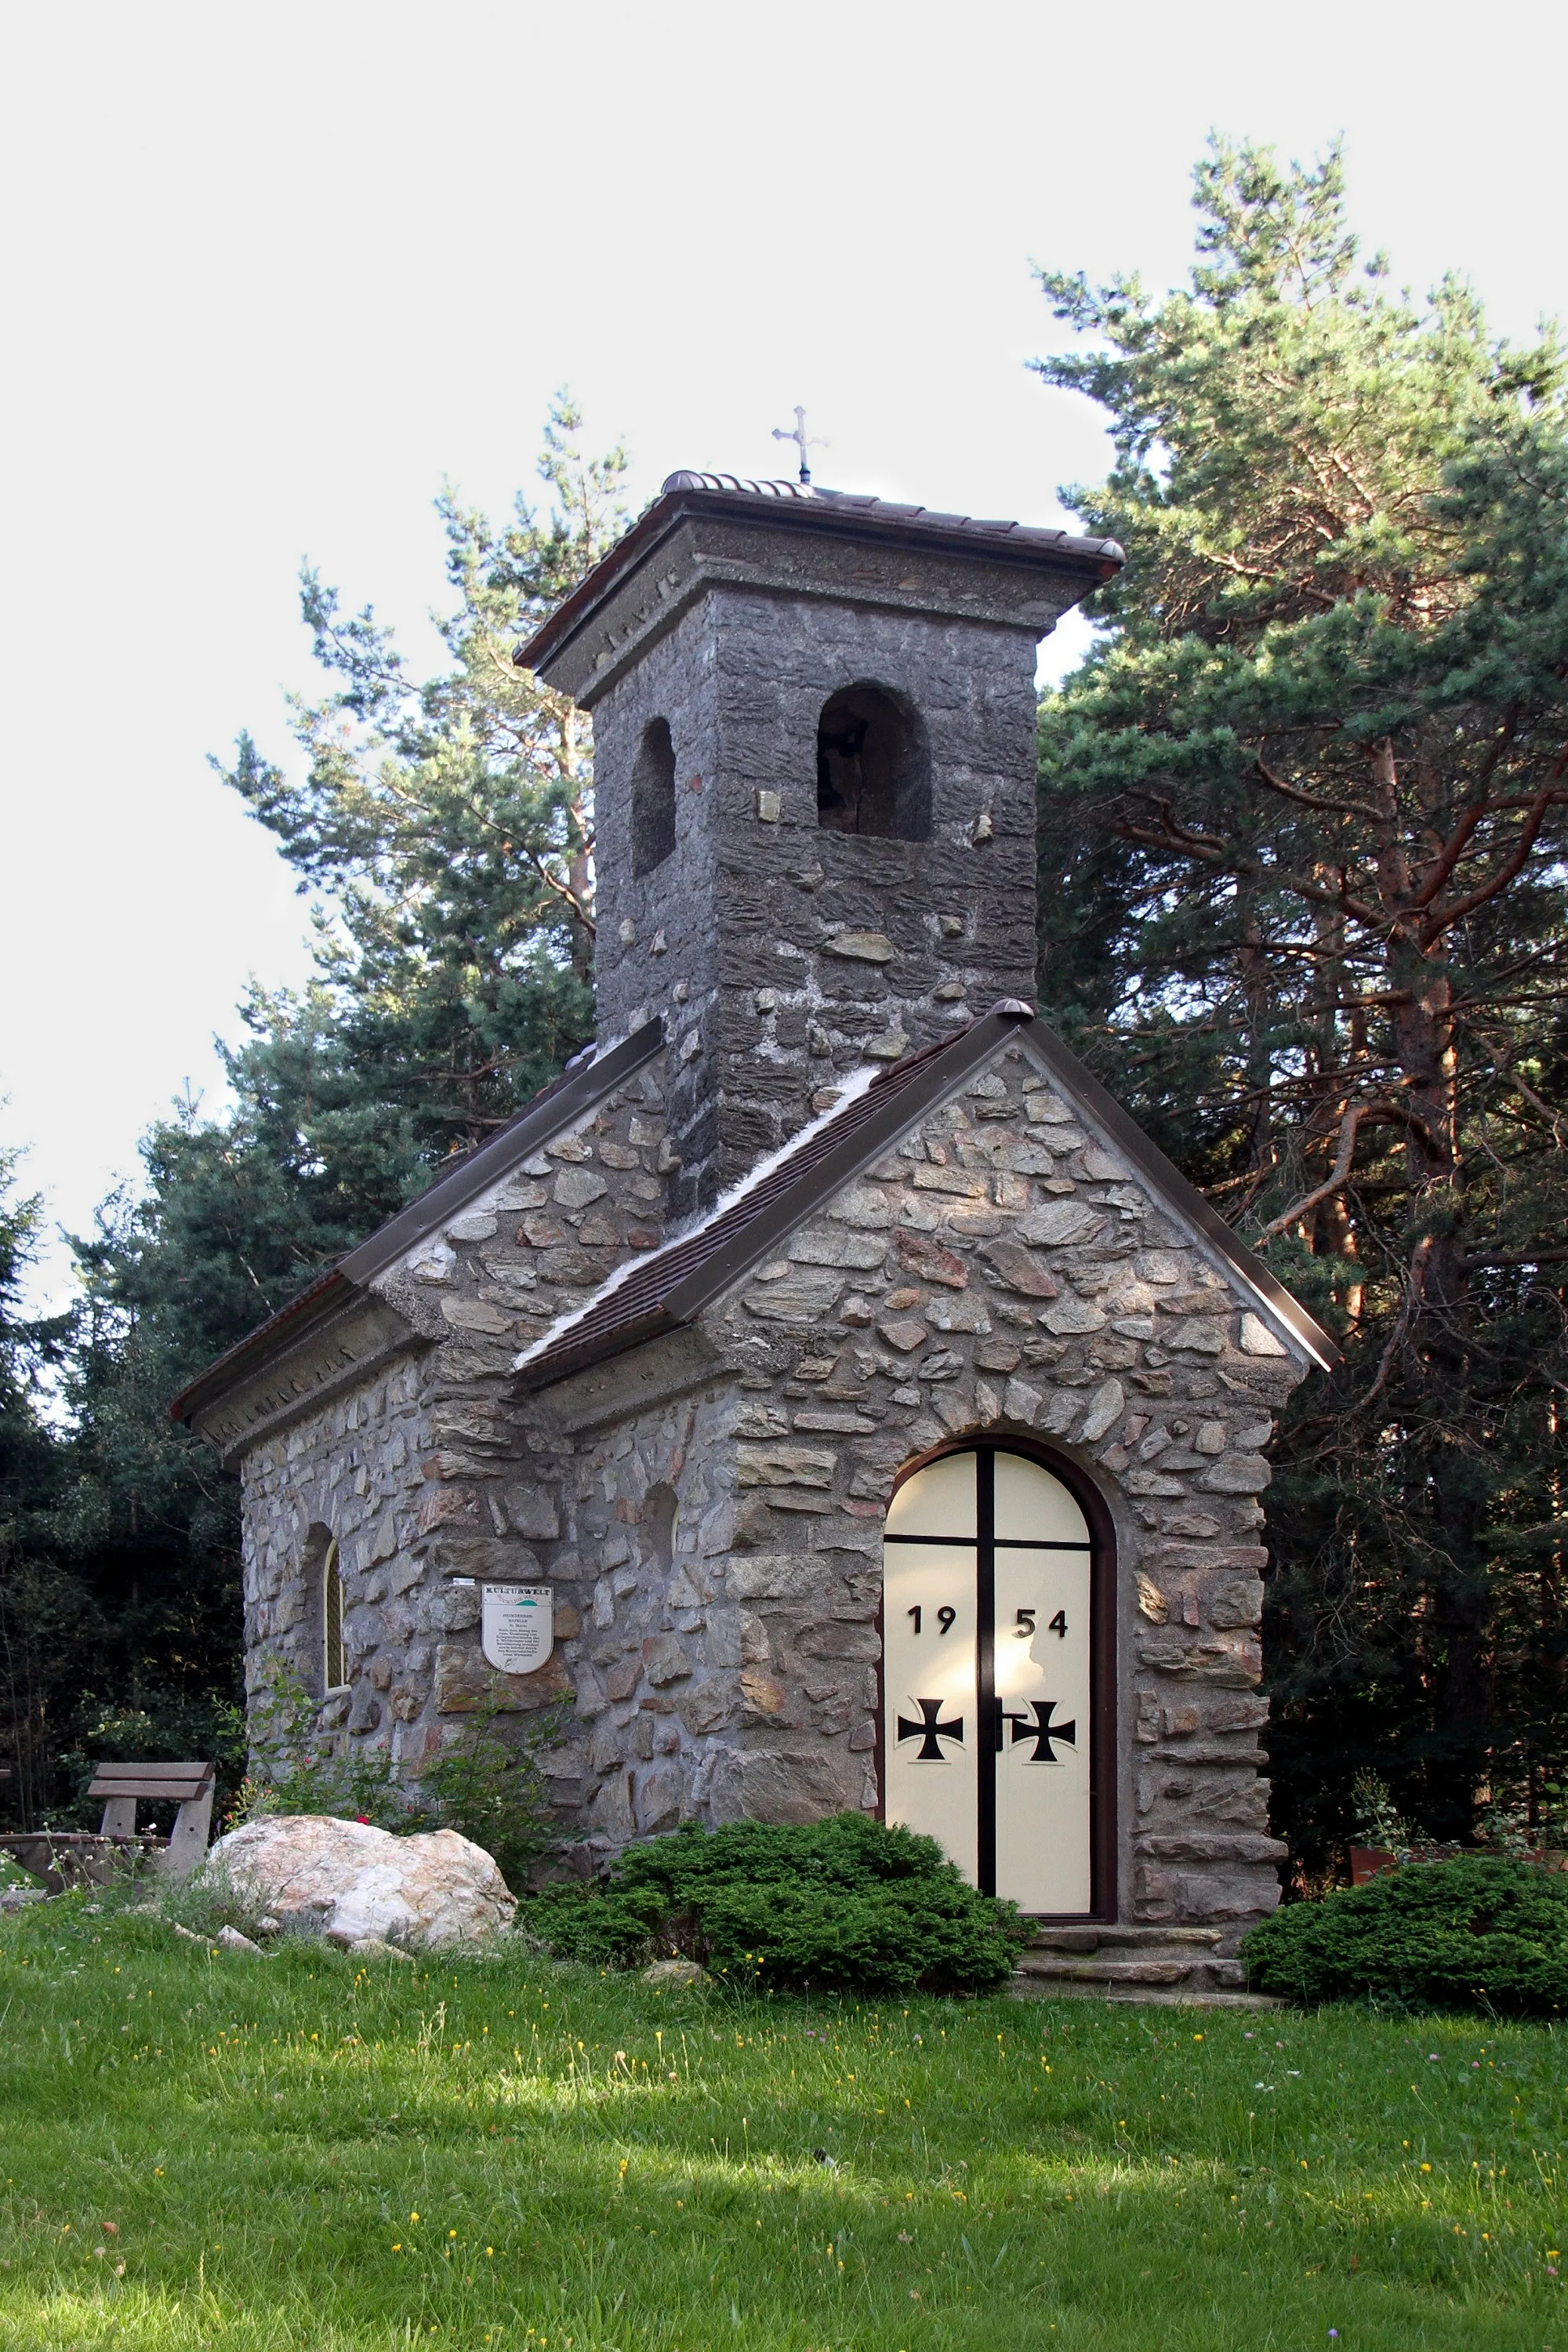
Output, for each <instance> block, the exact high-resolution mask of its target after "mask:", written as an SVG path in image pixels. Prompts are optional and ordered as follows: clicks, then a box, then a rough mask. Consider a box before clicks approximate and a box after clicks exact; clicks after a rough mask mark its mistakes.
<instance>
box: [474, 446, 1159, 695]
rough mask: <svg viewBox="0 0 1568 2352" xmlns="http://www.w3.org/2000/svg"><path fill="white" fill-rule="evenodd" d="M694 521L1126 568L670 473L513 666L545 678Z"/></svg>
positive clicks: (1056, 541)
mask: <svg viewBox="0 0 1568 2352" xmlns="http://www.w3.org/2000/svg"><path fill="white" fill-rule="evenodd" d="M691 513H696V514H710V515H711V514H717V515H728V516H731V517H734V518H737V519H744V518H745V517H747V516H748V515H750V516H752V518H754V519H757V520H762V519H764V518H766V519H769V520H781V521H782V520H784V519H785V518H786V517H787V520H788V523H789V526H790V528H791V529H793V530H807V531H822V532H826V533H827V534H829V535H831V536H834V537H848V538H858V539H861V540H868V539H869V540H877V539H884V540H886V541H889V543H891V544H895V545H898V546H903V547H910V548H926V549H938V550H945V551H949V552H952V553H961V554H969V555H973V556H977V557H985V556H989V557H992V558H993V559H1000V560H1001V561H1003V562H1015V563H1017V562H1024V563H1033V564H1035V565H1038V566H1044V567H1048V568H1055V569H1058V570H1064V569H1065V570H1068V571H1072V572H1079V573H1081V574H1086V575H1087V577H1088V580H1089V581H1105V580H1109V579H1110V578H1111V577H1112V575H1113V574H1114V573H1115V572H1118V571H1119V570H1120V569H1121V562H1122V552H1121V548H1120V547H1119V546H1118V545H1117V543H1116V541H1114V540H1113V539H1083V538H1079V537H1078V536H1077V535H1076V534H1075V533H1074V532H1072V531H1070V530H1043V529H1040V528H1037V526H1035V525H1032V524H1026V523H1021V522H1005V521H1000V522H990V521H985V520H982V519H981V518H980V517H978V516H975V515H952V514H941V513H937V512H935V511H933V509H931V508H930V507H914V506H901V505H900V504H899V503H898V501H897V500H895V499H877V498H870V497H863V496H861V495H860V494H859V493H858V491H853V490H826V489H819V488H817V486H816V483H815V482H812V483H805V482H752V481H747V480H746V479H745V478H743V477H742V475H739V474H702V473H697V472H690V471H685V470H683V471H681V472H679V473H674V474H668V475H666V477H665V479H664V482H663V485H662V487H661V488H660V490H659V494H658V498H657V499H654V501H653V503H652V505H651V506H649V507H648V508H647V509H646V510H645V511H644V512H643V513H642V514H640V515H639V516H638V517H637V521H636V522H635V523H633V525H632V527H631V529H630V530H628V531H627V532H626V535H625V537H624V538H622V539H619V540H617V541H616V544H615V546H614V547H612V548H611V549H610V551H609V552H608V554H607V555H605V556H604V557H602V558H601V560H600V561H599V562H597V563H596V564H595V566H594V569H593V571H592V572H589V574H588V576H587V578H586V579H585V580H583V581H581V582H579V583H578V585H577V586H576V587H575V588H574V590H573V592H572V593H571V595H570V596H568V597H567V598H566V600H565V602H564V604H559V605H557V607H556V609H555V611H554V612H553V613H552V614H551V616H550V618H549V619H548V620H547V621H546V622H545V623H544V624H543V625H542V627H540V628H539V629H537V630H536V631H535V632H534V634H533V635H532V636H531V638H530V639H529V640H528V642H527V644H526V645H522V646H519V647H518V649H517V652H516V653H515V654H514V655H513V656H512V658H513V660H514V661H515V662H516V663H517V664H518V666H519V667H520V668H523V669H533V670H543V669H544V668H545V667H546V666H547V665H548V664H549V663H550V662H551V661H552V659H553V658H554V657H555V656H557V655H558V654H559V653H560V652H561V651H562V649H563V646H566V644H567V642H568V640H569V639H571V638H572V637H573V636H574V634H575V632H576V631H577V630H578V628H579V627H580V626H581V625H583V623H584V621H585V619H586V618H587V616H588V614H591V613H592V612H594V611H595V609H596V608H597V607H598V606H599V605H600V604H602V603H603V602H604V600H605V597H606V596H607V595H608V594H609V593H610V591H611V590H612V588H614V586H615V585H616V582H617V581H619V580H621V579H623V578H624V577H626V576H628V575H629V574H630V573H631V572H633V571H635V570H636V568H637V565H638V564H640V563H641V562H643V560H644V559H645V557H647V555H648V554H650V553H651V551H652V550H653V549H654V548H655V547H657V546H658V543H659V541H661V540H662V539H663V538H664V537H665V535H666V534H667V533H668V531H670V530H673V529H674V528H675V526H676V524H677V523H678V522H679V520H680V518H681V516H682V515H684V514H691ZM1080 593H1082V592H1080Z"/></svg>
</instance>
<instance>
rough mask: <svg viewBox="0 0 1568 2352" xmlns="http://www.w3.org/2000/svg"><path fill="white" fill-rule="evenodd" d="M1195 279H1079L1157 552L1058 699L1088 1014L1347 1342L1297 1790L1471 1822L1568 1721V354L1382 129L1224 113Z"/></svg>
mask: <svg viewBox="0 0 1568 2352" xmlns="http://www.w3.org/2000/svg"><path fill="white" fill-rule="evenodd" d="M1195 202H1196V205H1197V208H1198V211H1199V214H1200V229H1199V235H1198V240H1197V245H1198V262H1197V266H1196V267H1195V268H1194V272H1193V277H1192V283H1191V286H1190V289H1185V290H1183V291H1180V292H1175V293H1172V294H1170V295H1168V296H1166V297H1165V298H1163V299H1157V300H1156V299H1152V298H1151V297H1150V296H1149V295H1148V294H1147V293H1146V292H1145V291H1144V290H1143V289H1142V288H1141V287H1140V286H1139V285H1138V284H1137V282H1136V281H1135V280H1131V279H1124V280H1118V281H1115V282H1113V283H1111V284H1110V285H1108V286H1103V287H1090V286H1089V284H1088V283H1087V281H1086V280H1085V279H1084V278H1082V277H1070V276H1065V275H1059V274H1049V273H1046V274H1043V278H1042V282H1043V286H1044V290H1045V292H1046V294H1047V298H1048V299H1049V300H1050V302H1051V304H1052V307H1053V310H1054V311H1055V313H1056V315H1057V317H1058V319H1061V320H1065V321H1066V322H1067V323H1068V325H1069V326H1071V327H1072V328H1074V329H1076V330H1078V331H1080V332H1083V333H1086V334H1088V335H1090V336H1092V337H1093V338H1094V339H1095V345H1094V347H1093V348H1091V349H1089V350H1087V351H1074V352H1068V353H1066V354H1064V355H1058V356H1057V357H1053V358H1050V359H1047V360H1045V361H1042V362H1037V365H1038V367H1039V370H1040V373H1041V374H1042V375H1043V376H1044V377H1045V379H1046V380H1047V382H1048V383H1053V384H1056V385H1059V386H1064V387H1068V388H1070V389H1074V390H1077V391H1079V392H1083V393H1086V394H1088V395H1089V397H1090V398H1092V399H1094V400H1096V401H1097V402H1099V403H1100V404H1101V406H1102V407H1103V408H1104V409H1105V410H1106V411H1107V412H1108V415H1109V417H1110V425H1111V428H1112V432H1113V436H1114V445H1115V451H1116V463H1115V466H1114V469H1113V471H1112V473H1111V475H1110V479H1109V481H1107V482H1106V483H1105V484H1104V485H1103V486H1102V487H1101V488H1097V489H1093V490H1085V489H1077V490H1072V491H1068V492H1066V493H1064V496H1066V497H1067V498H1068V499H1069V500H1070V502H1071V503H1072V504H1073V506H1074V507H1075V508H1076V509H1077V510H1078V511H1079V513H1080V514H1081V515H1082V516H1083V518H1084V520H1085V522H1086V524H1087V526H1088V527H1089V529H1091V530H1096V531H1100V532H1104V533H1107V534H1109V535H1110V536H1112V537H1114V538H1116V539H1118V540H1120V541H1121V542H1122V544H1123V546H1124V547H1125V549H1126V552H1127V564H1126V568H1125V571H1124V572H1123V573H1122V574H1121V578H1120V579H1119V580H1118V581H1117V582H1115V583H1113V584H1112V585H1111V586H1110V587H1109V588H1108V589H1106V590H1105V591H1104V592H1103V593H1102V594H1101V595H1100V598H1099V600H1098V604H1097V607H1096V616H1097V618H1098V619H1099V621H1100V625H1101V626H1100V636H1099V639H1098V642H1097V644H1096V646H1095V647H1094V649H1093V651H1092V652H1091V654H1090V655H1089V658H1088V659H1087V660H1086V661H1085V662H1084V663H1083V664H1082V666H1081V667H1079V670H1078V671H1077V672H1076V673H1075V674H1074V675H1073V676H1072V677H1069V678H1068V680H1067V681H1066V683H1065V684H1064V686H1063V688H1061V690H1060V691H1059V692H1058V693H1057V694H1055V695H1052V696H1050V697H1048V698H1047V701H1046V703H1045V705H1044V707H1043V709H1042V714H1041V738H1040V740H1041V812H1042V827H1041V834H1042V840H1041V850H1042V861H1043V863H1042V877H1043V880H1044V882H1045V884H1046V885H1047V887H1045V888H1043V890H1042V905H1043V908H1044V910H1045V915H1044V923H1045V928H1044V931H1043V936H1042V986H1043V992H1044V995H1045V998H1046V1002H1047V1007H1048V1008H1049V1010H1050V1011H1051V1013H1052V1014H1053V1017H1055V1018H1057V1019H1058V1020H1059V1021H1060V1022H1061V1023H1062V1024H1063V1025H1064V1027H1066V1028H1068V1030H1069V1031H1071V1032H1072V1033H1073V1034H1075V1035H1076V1037H1077V1039H1078V1042H1079V1044H1080V1045H1081V1046H1082V1047H1083V1049H1084V1050H1085V1051H1086V1052H1087V1053H1088V1055H1089V1058H1090V1060H1091V1061H1093V1062H1094V1063H1095V1064H1096V1065H1097V1066H1098V1067H1099V1068H1100V1071H1101V1072H1102V1074H1103V1075H1104V1076H1106V1077H1107V1078H1108V1080H1109V1082H1110V1084H1111V1085H1112V1086H1113V1087H1115V1088H1116V1089H1117V1091H1118V1092H1119V1093H1120V1094H1121V1096H1122V1097H1123V1099H1125V1100H1127V1101H1128V1102H1129V1104H1130V1105H1131V1108H1133V1109H1134V1111H1135V1112H1136V1114H1137V1115H1138V1116H1139V1117H1141V1118H1142V1119H1143V1120H1144V1121H1145V1123H1146V1124H1147V1125H1148V1126H1149V1127H1150V1128H1151V1129H1152V1130H1153V1131H1154V1132H1155V1133H1156V1135H1157V1136H1158V1138H1159V1139H1160V1140H1161V1141H1162V1142H1163V1144H1164V1145H1165V1147H1166V1148H1167V1149H1168V1150H1171V1151H1172V1152H1173V1155H1174V1157H1175V1158H1176V1159H1177V1160H1178V1161H1179V1162H1180V1163H1181V1164H1182V1165H1183V1166H1184V1168H1185V1169H1186V1171H1188V1173H1190V1174H1191V1175H1192V1176H1193V1177H1194V1180H1195V1181H1198V1182H1199V1183H1201V1184H1202V1185H1203V1186H1204V1187H1205V1190H1206V1191H1207V1192H1208V1193H1209V1195H1210V1197H1211V1198H1212V1199H1214V1200H1215V1202H1216V1204H1218V1205H1219V1206H1221V1207H1222V1209H1223V1210H1224V1211H1225V1212H1226V1213H1227V1214H1228V1215H1229V1216H1230V1217H1231V1218H1232V1219H1233V1221H1234V1222H1235V1223H1237V1226H1238V1227H1239V1229H1240V1230H1241V1232H1242V1233H1243V1234H1244V1235H1246V1236H1247V1238H1249V1239H1251V1240H1253V1241H1254V1242H1255V1243H1258V1244H1262V1245H1263V1246H1264V1247H1265V1248H1266V1249H1267V1250H1268V1255H1269V1258H1270V1260H1271V1262H1272V1263H1273V1264H1274V1265H1275V1266H1276V1268H1277V1270H1278V1271H1279V1273H1280V1274H1281V1276H1284V1277H1285V1278H1286V1279H1288V1280H1289V1281H1291V1282H1292V1283H1293V1284H1294V1285H1295V1286H1297V1288H1298V1290H1299V1291H1300V1294H1301V1295H1302V1297H1304V1298H1305V1299H1306V1300H1307V1301H1308V1303H1309V1304H1310V1305H1311V1306H1312V1307H1313V1308H1314V1309H1315V1311H1316V1312H1318V1313H1319V1314H1320V1315H1321V1316H1322V1317H1323V1318H1324V1319H1325V1320H1327V1321H1328V1322H1329V1323H1330V1324H1331V1326H1332V1328H1335V1330H1336V1331H1337V1333H1338V1334H1339V1335H1340V1337H1341V1338H1342V1344H1343V1347H1344V1350H1345V1360H1344V1363H1343V1366H1342V1369H1341V1370H1340V1371H1339V1372H1338V1373H1337V1374H1336V1375H1335V1376H1334V1377H1333V1378H1332V1379H1331V1380H1330V1381H1312V1382H1309V1383H1308V1384H1307V1385H1306V1386H1305V1387H1304V1388H1303V1390H1302V1391H1300V1392H1299V1394H1298V1399H1297V1402H1296V1406H1295V1408H1294V1410H1293V1414H1292V1417H1291V1419H1290V1422H1289V1426H1288V1428H1287V1431H1286V1433H1285V1436H1284V1440H1283V1443H1282V1445H1281V1449H1280V1455H1279V1475H1278V1479H1277V1485H1276V1488H1275V1493H1274V1496H1273V1498H1272V1501H1271V1532H1272V1540H1273V1542H1274V1544H1275V1547H1276V1553H1275V1567H1274V1571H1273V1575H1272V1580H1271V1587H1270V1595H1269V1608H1268V1623H1267V1634H1268V1659H1269V1669H1270V1679H1271V1683H1272V1686H1273V1690H1274V1697H1275V1725H1274V1731H1273V1746H1274V1755H1275V1764H1276V1771H1277V1801H1278V1804H1279V1811H1280V1813H1281V1816H1282V1826H1283V1827H1284V1828H1285V1829H1286V1830H1287V1832H1289V1834H1290V1836H1291V1837H1292V1839H1293V1841H1294V1842H1295V1843H1297V1844H1298V1846H1299V1848H1300V1850H1301V1851H1302V1852H1304V1853H1308V1854H1311V1853H1321V1852H1322V1851H1323V1850H1324V1849H1325V1848H1326V1847H1327V1846H1328V1845H1330V1844H1331V1843H1333V1842H1334V1841H1335V1840H1337V1838H1339V1837H1340V1836H1341V1835H1342V1833H1343V1831H1344V1829H1345V1827H1346V1826H1347V1820H1348V1816H1347V1805H1348V1790H1349V1783H1350V1780H1351V1779H1352V1776H1353V1775H1354V1773H1355V1772H1356V1770H1357V1769H1362V1768H1364V1767H1367V1766H1372V1767H1374V1768H1375V1769H1378V1770H1379V1771H1380V1772H1381V1773H1382V1774H1383V1775H1384V1778H1385V1779H1386V1780H1389V1782H1390V1783H1391V1784H1392V1785H1393V1787H1394V1790H1396V1793H1397V1794H1398V1796H1399V1797H1400V1799H1401V1801H1402V1802H1403V1804H1404V1806H1405V1810H1406V1811H1407V1812H1408V1813H1409V1814H1410V1815H1411V1816H1412V1817H1413V1818H1415V1820H1418V1821H1421V1822H1425V1823H1426V1826H1427V1827H1428V1828H1429V1829H1430V1830H1431V1831H1433V1832H1437V1833H1443V1834H1450V1835H1464V1834H1468V1832H1470V1831H1471V1830H1472V1828H1473V1826H1474V1823H1475V1819H1476V1808H1477V1806H1478V1804H1479V1803H1480V1802H1484V1801H1485V1799H1486V1797H1487V1795H1488V1794H1489V1793H1494V1794H1496V1793H1500V1792H1502V1791H1505V1790H1506V1791H1509V1792H1510V1793H1521V1794H1522V1795H1524V1796H1525V1797H1526V1798H1527V1800H1528V1801H1530V1802H1531V1803H1532V1804H1534V1805H1536V1806H1537V1807H1538V1806H1539V1804H1540V1803H1541V1801H1542V1791H1543V1790H1544V1788H1545V1786H1546V1784H1547V1783H1549V1782H1550V1781H1551V1780H1552V1777H1553V1775H1554V1773H1555V1771H1556V1769H1557V1767H1558V1765H1559V1763H1560V1761H1561V1759H1562V1758H1563V1743H1564V1738H1565V1735H1568V1689H1565V1686H1564V1669H1565V1660H1568V1613H1565V1612H1568V1592H1565V1591H1564V1589H1563V1575H1562V1558H1561V1543H1562V1536H1563V1520H1562V1507H1561V1499H1560V1496H1561V1487H1560V1481H1561V1478H1562V1475H1563V1468H1564V1464H1563V1444H1562V1437H1561V1433H1560V1429H1559V1409H1558V1404H1557V1399H1558V1397H1559V1396H1560V1395H1561V1393H1562V1382H1563V1376H1564V1372H1565V1371H1568V1355H1565V1351H1564V1346H1563V1309H1564V1297H1563V1268H1564V1265H1565V1263H1568V1246H1565V1234H1564V1215H1565V1212H1568V1166H1565V1163H1564V1152H1563V1142H1564V1128H1563V1105H1564V1094H1565V1088H1564V1079H1565V1076H1568V1018H1565V1015H1564V1010H1563V1006H1564V996H1563V987H1564V982H1565V980H1568V951H1565V947H1564V935H1563V863H1562V860H1563V851H1564V848H1565V846H1568V836H1565V826H1568V815H1565V812H1568V533H1565V529H1564V524H1565V514H1568V505H1565V500H1568V450H1565V435H1564V427H1565V424H1568V407H1565V402H1564V392H1563V366H1562V361H1561V356H1560V353H1559V351H1558V348H1557V346H1556V344H1555V342H1554V341H1552V339H1551V338H1549V337H1548V338H1545V339H1543V340H1542V342H1541V344H1540V345H1539V347H1537V348H1535V349H1532V350H1529V351H1522V352H1521V351H1515V350H1512V349H1510V348H1509V347H1508V346H1506V345H1504V344H1502V343H1500V342H1498V341H1494V340H1493V339H1491V338H1490V337H1489V335H1488V332H1487V330H1486V326H1485V321H1484V319H1483V317H1482V314H1481V311H1480V309H1479V304H1478V303H1477V301H1476V299H1475V298H1474V297H1473V295H1471V294H1470V293H1469V292H1468V290H1467V289H1465V288H1464V287H1463V286H1461V285H1459V284H1458V283H1457V282H1455V281H1453V280H1448V281H1446V282H1445V283H1444V284H1443V285H1442V286H1441V287H1439V288H1438V289H1437V290H1436V293H1435V294H1434V295H1433V297H1432V298H1431V300H1430V302H1429V303H1428V304H1427V305H1426V307H1425V308H1422V307H1418V306H1417V305H1416V304H1415V303H1414V302H1413V301H1412V300H1411V299H1409V297H1408V296H1405V297H1399V296H1395V295H1394V294H1393V293H1391V291H1390V290H1389V289H1388V288H1387V285H1386V271H1385V266H1384V262H1383V261H1382V259H1381V257H1377V258H1374V259H1373V260H1372V261H1371V262H1370V263H1368V264H1366V265H1364V266H1363V265H1361V264H1360V263H1359V262H1358V254H1357V246H1356V241H1355V239H1354V237H1353V236H1352V235H1351V233H1350V231H1349V229H1348V226H1347V224H1346V216H1345V204H1344V186H1343V174H1342V163H1341V159H1340V156H1339V154H1338V152H1337V151H1336V152H1331V154H1330V156H1329V158H1328V159H1327V161H1326V162H1325V163H1322V164H1321V165H1320V166H1319V167H1317V168H1316V169H1313V170H1301V169H1300V168H1296V167H1292V168H1290V169H1289V170H1288V171H1287V170H1282V169H1280V168H1279V166H1278V165H1277V164H1276V163H1275V162H1274V160H1273V158H1272V156H1271V155H1270V154H1268V152H1263V151H1259V150H1257V149H1254V148H1250V147H1243V148H1240V149H1233V148H1230V147H1227V146H1224V145H1218V144H1216V145H1215V147H1214V149H1213V151H1212V152H1211V154H1210V157H1209V159H1208V160H1207V161H1206V162H1205V163H1203V164H1202V165H1200V167H1199V169H1198V172H1197V174H1196V197H1195Z"/></svg>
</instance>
